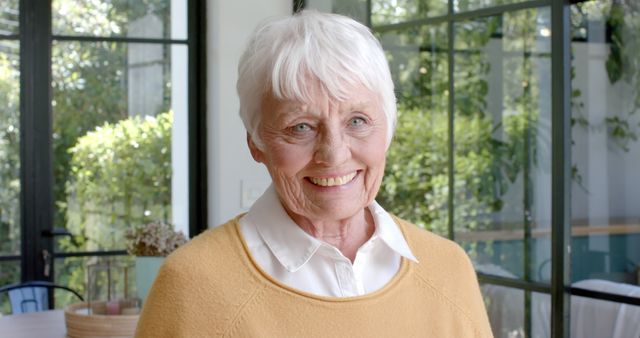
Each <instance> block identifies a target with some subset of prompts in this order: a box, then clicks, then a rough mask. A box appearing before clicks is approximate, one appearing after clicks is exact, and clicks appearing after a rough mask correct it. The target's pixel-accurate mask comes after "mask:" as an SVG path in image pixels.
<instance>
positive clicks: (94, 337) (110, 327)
mask: <svg viewBox="0 0 640 338" xmlns="http://www.w3.org/2000/svg"><path fill="white" fill-rule="evenodd" d="M91 305H92V308H93V309H94V311H93V312H94V313H96V312H98V313H100V312H101V311H100V310H99V309H104V308H105V307H106V304H105V302H97V303H92V304H91ZM88 307H89V305H88V303H86V302H83V303H75V304H71V305H69V306H67V308H66V309H65V311H64V321H65V323H66V325H67V337H69V338H103V337H114V338H125V337H127V338H129V337H133V335H134V333H135V331H136V325H137V324H138V318H139V317H140V316H139V315H137V314H136V315H110V316H107V315H98V314H91V315H89V314H85V313H83V311H82V312H79V311H78V310H83V309H85V310H86V309H88ZM96 310H97V311H96Z"/></svg>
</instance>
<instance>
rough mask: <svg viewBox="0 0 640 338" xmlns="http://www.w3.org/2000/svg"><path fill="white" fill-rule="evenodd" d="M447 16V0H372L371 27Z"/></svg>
mask: <svg viewBox="0 0 640 338" xmlns="http://www.w3.org/2000/svg"><path fill="white" fill-rule="evenodd" d="M445 14H447V0H373V1H371V22H372V23H373V26H379V25H386V24H392V23H400V22H404V21H411V20H416V19H422V18H426V17H430V16H440V15H445Z"/></svg>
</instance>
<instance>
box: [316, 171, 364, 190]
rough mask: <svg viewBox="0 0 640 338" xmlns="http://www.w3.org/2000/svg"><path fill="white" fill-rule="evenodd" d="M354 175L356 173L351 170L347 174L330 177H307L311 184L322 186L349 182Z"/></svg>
mask: <svg viewBox="0 0 640 338" xmlns="http://www.w3.org/2000/svg"><path fill="white" fill-rule="evenodd" d="M354 177H356V173H355V172H352V173H351V174H349V175H345V176H341V177H331V178H316V177H310V178H309V179H310V180H311V182H313V184H316V185H319V186H322V187H333V186H336V185H343V184H347V183H349V182H351V180H352V179H353V178H354Z"/></svg>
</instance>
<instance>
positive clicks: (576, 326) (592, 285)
mask: <svg viewBox="0 0 640 338" xmlns="http://www.w3.org/2000/svg"><path fill="white" fill-rule="evenodd" d="M573 286H575V287H579V288H582V289H588V290H594V291H602V292H608V293H614V294H619V295H625V296H633V297H639V298H640V287H639V286H637V285H629V284H622V283H615V282H610V281H605V280H587V281H582V282H578V283H574V285H573ZM638 318H640V306H635V305H627V304H622V303H617V302H610V301H605V300H598V299H593V298H586V297H578V296H571V336H572V337H584V338H596V337H637V336H638V332H639V330H640V328H639V326H638Z"/></svg>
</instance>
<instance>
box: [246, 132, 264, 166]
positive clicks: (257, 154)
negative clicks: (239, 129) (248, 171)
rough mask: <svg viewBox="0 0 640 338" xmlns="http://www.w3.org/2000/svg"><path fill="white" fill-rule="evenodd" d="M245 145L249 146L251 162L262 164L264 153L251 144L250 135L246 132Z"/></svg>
mask: <svg viewBox="0 0 640 338" xmlns="http://www.w3.org/2000/svg"><path fill="white" fill-rule="evenodd" d="M247 144H248V145H249V151H250V152H251V156H252V157H253V160H254V161H256V162H258V163H264V153H263V152H262V150H260V148H258V146H257V145H256V144H255V143H254V142H253V139H252V138H251V135H250V134H249V133H248V132H247Z"/></svg>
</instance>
